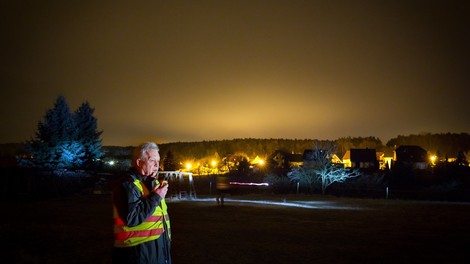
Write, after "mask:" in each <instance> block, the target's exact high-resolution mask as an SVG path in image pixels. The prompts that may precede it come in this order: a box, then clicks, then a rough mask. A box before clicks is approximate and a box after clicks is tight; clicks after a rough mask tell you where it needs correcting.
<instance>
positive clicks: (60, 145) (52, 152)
mask: <svg viewBox="0 0 470 264" xmlns="http://www.w3.org/2000/svg"><path fill="white" fill-rule="evenodd" d="M93 112H94V109H92V108H91V107H90V105H89V104H88V102H85V103H83V104H82V105H81V106H80V107H79V108H78V109H77V111H76V112H75V113H72V112H70V108H69V105H68V103H67V101H66V99H65V97H63V96H59V97H57V100H56V102H55V104H54V107H53V108H52V109H49V110H48V111H47V112H46V115H45V117H44V120H43V121H42V122H39V123H38V130H37V131H36V136H35V138H34V139H32V140H30V141H29V142H27V144H26V148H27V149H28V150H29V152H30V153H31V155H32V161H30V162H29V163H25V162H23V163H24V164H28V165H32V166H35V167H39V168H46V169H73V168H82V167H83V166H89V165H91V164H92V163H93V161H95V160H96V159H99V158H100V157H102V156H103V154H102V152H101V140H100V138H99V137H100V135H101V133H102V132H99V131H97V130H96V129H97V120H96V118H94V117H93Z"/></svg>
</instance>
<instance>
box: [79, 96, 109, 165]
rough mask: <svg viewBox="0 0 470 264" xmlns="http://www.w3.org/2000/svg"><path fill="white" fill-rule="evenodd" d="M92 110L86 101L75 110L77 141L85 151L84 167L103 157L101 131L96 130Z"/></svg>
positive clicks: (95, 120) (96, 123) (96, 124)
mask: <svg viewBox="0 0 470 264" xmlns="http://www.w3.org/2000/svg"><path fill="white" fill-rule="evenodd" d="M94 111H95V109H93V108H91V107H90V104H89V103H88V102H84V103H82V105H81V106H80V107H79V108H78V109H77V111H76V112H75V123H76V126H77V130H78V137H77V141H78V142H80V143H81V146H82V147H83V149H84V152H85V154H84V160H85V163H84V165H85V167H88V166H90V165H92V164H93V163H94V162H95V161H96V160H97V159H99V158H101V157H103V152H101V147H102V145H101V139H100V136H101V134H102V133H103V132H102V131H98V130H97V128H98V122H97V119H96V118H95V117H94V116H93V113H94Z"/></svg>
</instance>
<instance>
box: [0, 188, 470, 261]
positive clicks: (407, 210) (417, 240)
mask: <svg viewBox="0 0 470 264" xmlns="http://www.w3.org/2000/svg"><path fill="white" fill-rule="evenodd" d="M198 198H205V199H199V200H193V201H180V200H176V199H174V200H171V201H168V205H169V211H170V217H171V221H172V222H171V223H172V232H173V233H172V234H173V243H172V245H173V248H172V255H173V259H174V263H175V264H183V263H192V264H195V263H214V264H224V263H330V264H331V263H470V262H469V261H470V253H469V252H468V245H470V243H469V242H470V237H469V236H470V204H468V203H445V202H423V201H420V202H417V201H400V200H368V199H346V198H336V197H329V196H316V195H315V196H296V195H291V196H271V195H240V196H231V197H229V200H227V202H226V205H225V206H224V207H223V208H221V207H217V206H216V203H215V200H214V198H213V197H210V196H203V197H198ZM266 201H272V202H276V203H275V204H267V203H265V202H266ZM261 202H263V203H261ZM1 206H2V217H1V222H0V223H1V224H0V228H1V242H2V245H3V247H2V257H1V259H2V263H111V258H110V255H111V250H112V239H113V236H112V216H111V197H110V195H109V194H103V195H93V194H82V195H76V196H73V197H67V198H60V199H52V200H47V201H17V202H12V201H9V202H1ZM300 206H303V207H300Z"/></svg>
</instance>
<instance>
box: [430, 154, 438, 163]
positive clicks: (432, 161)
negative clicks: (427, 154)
mask: <svg viewBox="0 0 470 264" xmlns="http://www.w3.org/2000/svg"><path fill="white" fill-rule="evenodd" d="M436 160H437V157H436V155H432V156H431V163H432V165H436Z"/></svg>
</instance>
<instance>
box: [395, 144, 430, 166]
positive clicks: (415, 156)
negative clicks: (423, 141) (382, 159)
mask: <svg viewBox="0 0 470 264" xmlns="http://www.w3.org/2000/svg"><path fill="white" fill-rule="evenodd" d="M395 153H396V155H397V161H411V162H423V161H427V159H428V155H427V151H426V150H425V149H423V148H422V147H420V146H415V145H403V146H399V147H398V148H397V149H396V150H395Z"/></svg>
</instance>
